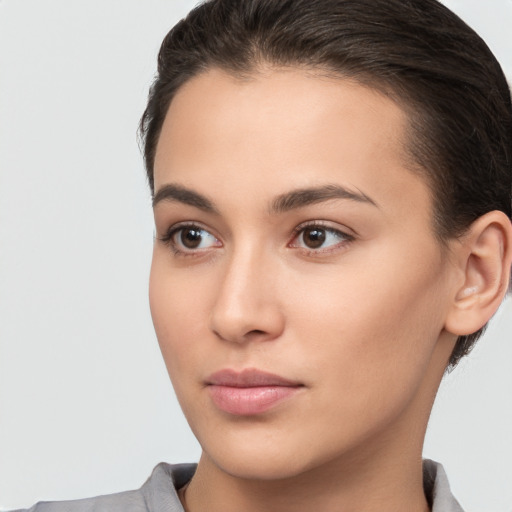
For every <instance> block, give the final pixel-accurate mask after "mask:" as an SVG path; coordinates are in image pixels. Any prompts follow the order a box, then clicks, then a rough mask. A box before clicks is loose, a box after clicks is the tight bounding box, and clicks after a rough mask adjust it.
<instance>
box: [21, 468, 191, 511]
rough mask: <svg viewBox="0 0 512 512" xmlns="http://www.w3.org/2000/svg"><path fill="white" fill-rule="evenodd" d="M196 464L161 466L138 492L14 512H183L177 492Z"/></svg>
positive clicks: (44, 504)
mask: <svg viewBox="0 0 512 512" xmlns="http://www.w3.org/2000/svg"><path fill="white" fill-rule="evenodd" d="M195 469H196V465H195V464H174V465H171V464H166V463H164V462H162V463H160V464H158V465H157V466H156V467H155V469H154V470H153V472H152V474H151V476H150V477H149V478H148V480H147V481H146V483H145V484H144V485H143V486H142V487H141V488H140V489H137V490H134V491H126V492H121V493H117V494H109V495H106V496H98V497H96V498H87V499H82V500H72V501H55V502H49V501H48V502H39V503H37V504H36V505H34V506H33V507H32V508H30V509H28V510H23V511H22V510H18V511H12V512H164V511H165V512H183V508H182V507H181V503H180V500H179V498H178V494H177V492H176V490H177V489H179V488H180V487H182V486H183V485H185V484H186V483H187V482H188V481H189V480H190V479H191V478H192V475H193V474H194V471H195Z"/></svg>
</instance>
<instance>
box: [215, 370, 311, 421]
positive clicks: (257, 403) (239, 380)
mask: <svg viewBox="0 0 512 512" xmlns="http://www.w3.org/2000/svg"><path fill="white" fill-rule="evenodd" d="M206 385H207V390H208V392H209V395H210V397H211V399H212V401H213V403H214V404H215V405H216V406H217V407H218V408H219V409H220V410H222V411H224V412H227V413H229V414H234V415H238V416H252V415H255V414H262V413H264V412H266V411H268V410H269V409H271V408H273V407H275V406H276V405H278V404H279V403H281V402H283V401H284V400H286V399H289V398H291V397H292V396H293V395H295V394H296V393H297V392H298V391H300V389H302V388H303V387H304V386H303V384H301V383H300V382H297V381H292V380H289V379H285V378H284V377H281V376H279V375H274V374H271V373H267V372H263V371H261V370H256V369H252V368H250V369H246V370H243V371H241V372H236V371H234V370H221V371H219V372H216V373H214V374H212V375H210V377H208V378H207V379H206Z"/></svg>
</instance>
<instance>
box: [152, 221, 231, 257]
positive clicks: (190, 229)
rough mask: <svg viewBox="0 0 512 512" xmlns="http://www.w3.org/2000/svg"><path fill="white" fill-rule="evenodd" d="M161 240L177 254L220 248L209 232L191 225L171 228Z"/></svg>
mask: <svg viewBox="0 0 512 512" xmlns="http://www.w3.org/2000/svg"><path fill="white" fill-rule="evenodd" d="M161 240H162V241H163V242H165V243H167V244H168V245H170V246H171V248H172V249H173V250H174V251H175V253H177V254H180V253H194V252H195V251H201V250H204V249H210V248H212V247H222V244H221V242H220V241H219V240H218V239H217V238H216V237H215V236H214V235H212V234H211V233H210V232H209V231H207V230H206V229H204V228H202V227H200V226H196V225H192V224H190V225H181V226H177V227H174V228H171V229H170V230H169V232H168V233H167V235H165V236H164V237H163V238H161Z"/></svg>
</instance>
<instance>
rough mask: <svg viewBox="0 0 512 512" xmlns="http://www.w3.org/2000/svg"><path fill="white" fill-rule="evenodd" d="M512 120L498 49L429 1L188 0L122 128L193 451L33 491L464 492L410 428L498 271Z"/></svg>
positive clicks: (357, 503) (217, 506)
mask: <svg viewBox="0 0 512 512" xmlns="http://www.w3.org/2000/svg"><path fill="white" fill-rule="evenodd" d="M511 131H512V108H511V102H510V92H509V89H508V86H507V84H506V81H505V79H504V77H503V73H502V71H501V69H500V67H499V65H498V63H497V62H496V60H495V59H494V57H493V56H492V54H491V53H490V51H489V50H488V49H487V47H486V46H485V44H484V43H483V42H482V41H481V39H480V38H479V37H478V36H477V35H476V34H475V33H474V32H472V31H471V30H470V29H469V28H468V27H467V26H466V25H464V24H463V23H462V22H461V21H460V20H459V19H458V18H456V17H455V16H454V15H453V14H452V13H450V11H448V10H447V9H446V8H444V7H442V6H441V5H440V4H438V3H437V2H435V1H433V0H427V1H425V0H421V1H419V0H418V1H415V2H407V3H404V2H402V1H398V0H396V1H389V0H386V1H384V0H382V1H380V0H379V1H375V0H373V1H369V0H368V1H365V0H346V1H343V0H332V1H325V0H322V1H320V0H318V1H315V0H313V1H312V0H308V1H306V0H290V1H284V2H275V0H238V1H237V0H232V1H211V2H206V3H205V4H203V5H201V6H199V7H198V8H197V9H195V10H194V11H193V12H192V13H191V14H190V15H189V16H188V17H187V19H186V20H184V21H182V22H181V23H179V24H178V25H177V26H176V27H175V28H174V29H173V30H172V31H171V32H170V33H169V35H168V36H167V37H166V39H165V40H164V43H163V45H162V49H161V52H160V57H159V75H158V77H157V79H156V81H155V84H154V86H153V88H152V91H151V94H150V98H149V102H148V107H147V109H146V112H145V114H144V116H143V119H142V123H141V133H142V137H143V140H144V144H145V146H144V155H145V160H146V165H147V170H148V178H149V183H150V187H151V190H152V193H153V209H154V215H155V226H156V240H155V246H154V253H153V264H152V270H151V280H150V303H151V310H152V316H153V321H154V324H155V329H156V332H157V336H158V340H159V343H160V347H161V350H162V353H163V356H164V359H165V362H166V365H167V368H168V371H169V375H170V377H171V379H172V382H173V386H174V388H175V391H176V394H177V396H178V399H179V401H180V404H181V406H182V408H183V411H184V413H185V416H186V417H187V420H188V421H189V424H190V426H191V428H192V430H193V431H194V433H195V435H196V437H197V438H198V440H199V442H200V443H201V446H202V449H203V453H202V456H201V459H200V461H199V464H198V466H197V469H196V468H195V467H193V466H190V465H187V466H177V467H170V466H166V465H162V466H159V467H157V468H156V469H155V472H154V474H153V476H152V477H151V478H150V480H149V481H148V482H147V483H146V484H145V486H144V487H143V488H142V489H141V490H140V491H134V492H130V493H123V494H120V495H113V496H109V497H103V498H96V499H92V500H84V501H78V502H74V503H70V502H67V503H60V504H58V503H54V504H40V505H36V506H35V508H34V510H35V511H41V510H52V511H53V510H55V511H59V510H71V511H75V510H76V511H82V510H151V511H159V510H176V511H179V510H185V511H189V512H190V511H191V512H197V511H201V510H209V511H214V512H215V511H217V510H219V511H220V510H222V511H231V510H233V511H235V510H237V511H238V510H247V511H260V510H279V511H286V510H311V509H312V508H313V507H318V508H319V509H321V510H326V511H331V510H332V511H335V510H358V511H365V510H368V511H370V510H377V509H379V510H382V509H384V510H393V511H399V510H404V511H405V510H407V511H425V510H433V511H435V512H440V511H452V510H453V511H456V510H461V509H460V506H459V505H458V503H457V501H456V500H455V498H454V497H453V496H452V495H451V493H450V491H449V486H448V483H447V480H446V476H445V474H444V472H443V469H442V467H441V466H439V465H436V464H435V463H432V462H425V463H423V464H422V461H421V450H422V444H423V439H424V435H425V429H426V425H427V421H428V417H429V414H430V410H431V407H432V403H433V401H434V397H435V394H436V391H437V388H438V386H439V383H440V381H441V378H442V376H443V374H444V373H445V371H446V369H447V368H449V367H453V366H455V365H456V364H457V362H458V361H459V360H460V358H461V357H463V356H464V355H465V354H467V353H468V352H469V350H470V349H471V347H472V346H473V344H474V343H475V341H476V339H477V338H478V337H479V335H480V334H481V332H482V329H483V328H484V327H485V325H486V323H487V322H488V321H489V319H490V318H491V316H492V315H493V314H494V312H495V311H496V309H497V308H498V306H499V304H500V303H501V301H502V299H503V297H504V296H505V293H506V292H507V289H508V287H509V283H510V267H511V262H512V227H511V223H510V217H511V211H510V210H511V169H510V162H511V157H510V155H511V154H512V148H511V137H510V134H511ZM489 184H491V186H489ZM191 312H193V314H192V315H191Z"/></svg>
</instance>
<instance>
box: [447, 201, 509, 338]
mask: <svg viewBox="0 0 512 512" xmlns="http://www.w3.org/2000/svg"><path fill="white" fill-rule="evenodd" d="M454 251H455V252H456V253H457V254H456V255H455V256H456V261H457V266H458V267H459V269H460V270H461V271H462V278H461V279H460V280H459V282H458V283H457V285H456V289H455V294H454V299H453V303H452V305H451V307H450V309H449V312H448V315H447V318H446V322H445V329H446V330H447V331H448V332H451V333H452V334H456V335H457V336H464V335H468V334H472V333H474V332H476V331H478V330H479V329H480V328H482V327H483V326H484V325H485V324H486V323H487V322H488V321H489V320H490V319H491V317H492V316H493V315H494V313H495V312H496V310H497V309H498V307H499V306H500V304H501V302H502V301H503V298H504V297H505V294H506V293H507V290H508V287H509V284H510V267H511V265H512V224H511V222H510V219H509V218H508V217H507V216H506V215H505V214H504V213H503V212H501V211H492V212H489V213H486V214H485V215H482V217H479V218H478V219H477V220H476V221H475V222H474V223H473V224H472V225H471V227H470V229H469V231H468V233H467V234H465V235H464V236H463V237H462V239H461V240H460V241H459V245H457V246H456V248H455V249H454Z"/></svg>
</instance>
